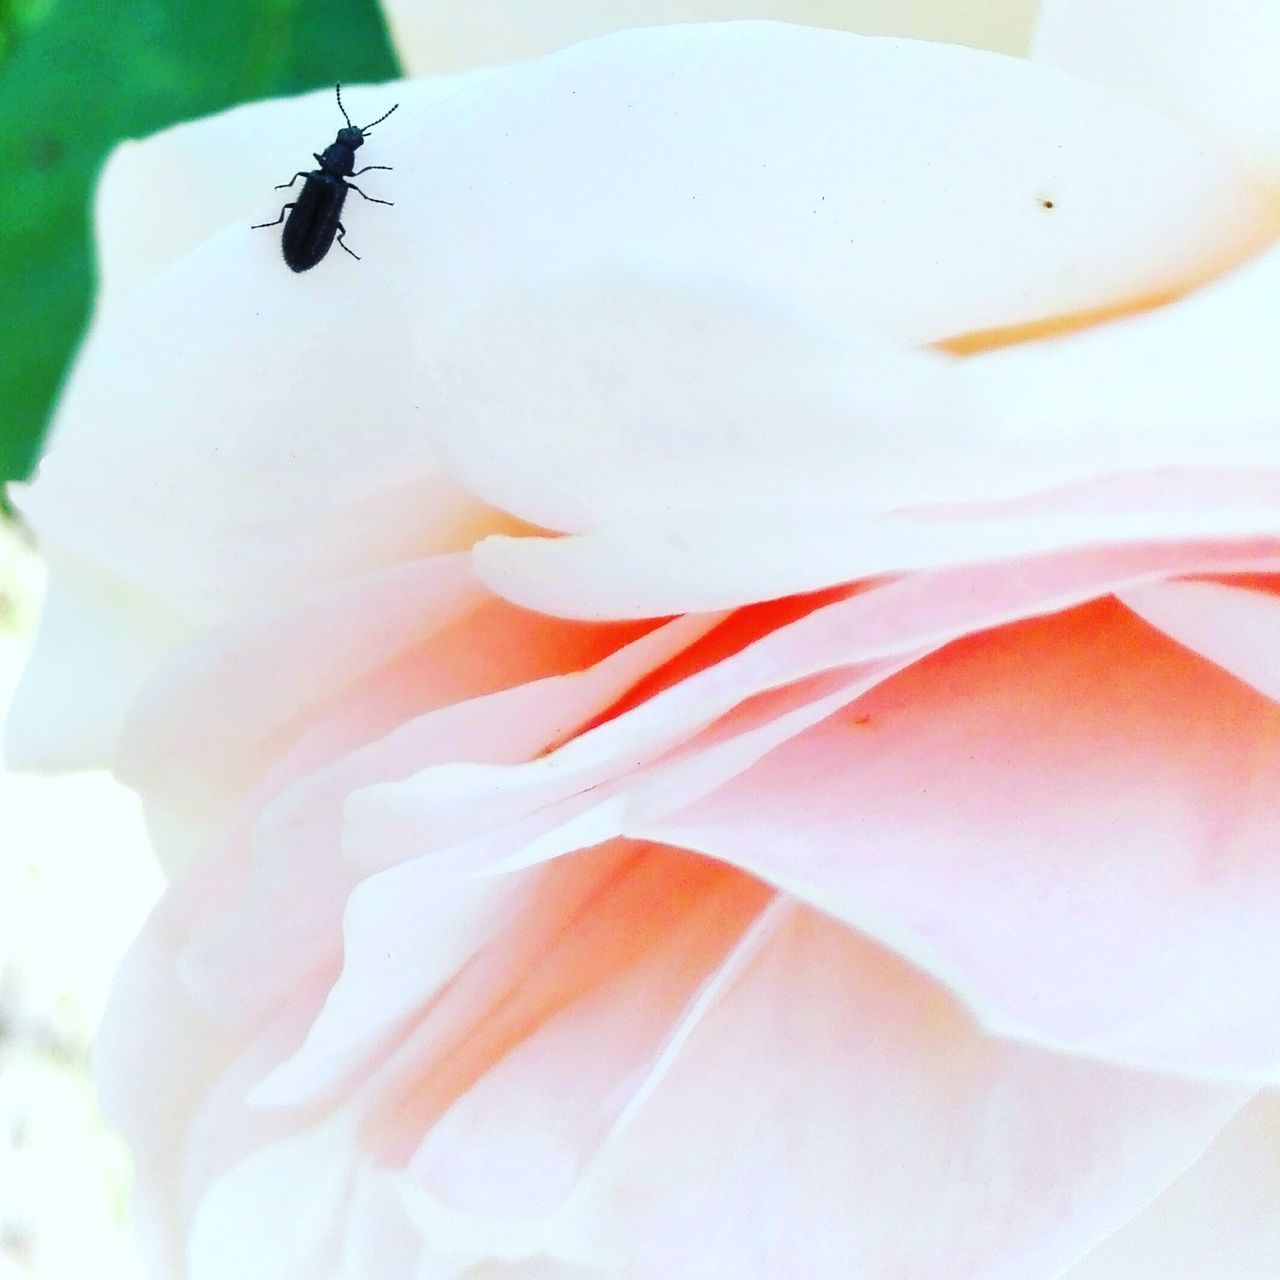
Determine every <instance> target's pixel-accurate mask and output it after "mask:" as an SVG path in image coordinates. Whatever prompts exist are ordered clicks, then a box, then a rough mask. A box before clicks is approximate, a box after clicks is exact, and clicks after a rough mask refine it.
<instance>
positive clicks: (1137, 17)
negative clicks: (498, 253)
mask: <svg viewBox="0 0 1280 1280" xmlns="http://www.w3.org/2000/svg"><path fill="white" fill-rule="evenodd" d="M1277 51H1280V8H1277V6H1276V5H1274V4H1272V3H1271V2H1270V0H1045V3H1044V6H1043V14H1042V16H1041V18H1040V22H1039V25H1038V28H1037V31H1036V35H1035V40H1034V43H1033V48H1032V57H1033V58H1034V59H1036V60H1038V61H1040V62H1044V63H1046V64H1049V65H1052V66H1056V67H1062V68H1063V69H1064V70H1067V71H1072V72H1074V73H1075V74H1077V75H1080V76H1084V77H1086V78H1088V79H1090V80H1096V81H1098V82H1100V83H1101V84H1105V85H1108V86H1109V87H1111V88H1113V89H1118V90H1119V91H1120V92H1121V93H1124V94H1127V95H1128V96H1129V97H1131V98H1134V99H1136V100H1138V101H1140V102H1146V103H1147V104H1149V105H1150V106H1153V107H1155V108H1157V109H1158V110H1161V111H1165V112H1167V113H1168V114H1169V115H1170V116H1171V117H1173V118H1174V119H1176V120H1181V121H1183V122H1184V123H1186V124H1189V125H1191V126H1192V127H1194V128H1196V129H1199V130H1202V131H1203V132H1204V133H1205V134H1206V135H1207V136H1208V137H1211V138H1214V139H1215V140H1216V141H1218V142H1219V143H1221V144H1222V145H1224V146H1226V147H1227V148H1229V149H1230V150H1231V151H1233V152H1234V153H1235V154H1236V155H1238V156H1239V157H1240V159H1241V161H1242V162H1244V163H1245V164H1247V165H1248V166H1249V167H1250V168H1252V169H1253V170H1254V172H1255V173H1257V175H1258V176H1259V177H1260V178H1261V179H1262V180H1263V181H1265V182H1268V183H1270V184H1271V185H1272V186H1273V187H1275V188H1276V189H1277V190H1280V82H1277V79H1276V74H1275V65H1276V54H1277Z"/></svg>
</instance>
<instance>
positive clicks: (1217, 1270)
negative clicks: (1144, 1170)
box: [1062, 1097, 1280, 1280]
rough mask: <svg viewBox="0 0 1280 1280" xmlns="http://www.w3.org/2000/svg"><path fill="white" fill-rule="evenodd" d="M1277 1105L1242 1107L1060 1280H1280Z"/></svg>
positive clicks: (1267, 1100)
mask: <svg viewBox="0 0 1280 1280" xmlns="http://www.w3.org/2000/svg"><path fill="white" fill-rule="evenodd" d="M1277 1203H1280V1102H1277V1100H1276V1099H1275V1098H1274V1097H1263V1098H1259V1099H1258V1100H1257V1101H1255V1102H1253V1103H1251V1104H1250V1105H1249V1106H1247V1107H1245V1109H1244V1110H1243V1111H1241V1113H1240V1114H1239V1115H1238V1116H1237V1117H1236V1118H1235V1119H1234V1120H1232V1122H1231V1123H1230V1124H1229V1125H1228V1126H1227V1127H1226V1129H1225V1130H1223V1132H1222V1133H1221V1134H1220V1135H1219V1136H1218V1138H1217V1139H1216V1140H1215V1141H1214V1143H1213V1145H1212V1146H1211V1147H1210V1148H1209V1150H1208V1151H1207V1152H1206V1153H1205V1154H1204V1155H1203V1156H1201V1157H1200V1159H1199V1160H1197V1161H1196V1163H1195V1164H1193V1165H1192V1166H1191V1168H1190V1169H1189V1170H1188V1171H1187V1172H1186V1173H1185V1174H1184V1175H1183V1176H1182V1177H1181V1178H1179V1179H1178V1180H1177V1181H1176V1182H1175V1183H1174V1184H1173V1185H1172V1186H1171V1187H1169V1189H1168V1190H1167V1191H1165V1192H1164V1193H1163V1194H1162V1195H1161V1196H1159V1197H1158V1198H1157V1199H1156V1201H1155V1202H1154V1204H1152V1206H1151V1207H1150V1208H1149V1209H1146V1210H1144V1211H1143V1212H1142V1213H1140V1214H1139V1215H1138V1216H1137V1217H1136V1218H1134V1220H1133V1221H1132V1222H1130V1223H1129V1224H1127V1225H1126V1226H1123V1227H1121V1228H1120V1229H1119V1230H1118V1231H1117V1232H1116V1233H1115V1234H1114V1235H1113V1236H1111V1237H1110V1238H1109V1239H1108V1240H1107V1241H1106V1242H1105V1243H1103V1244H1101V1245H1099V1246H1098V1248H1097V1249H1095V1250H1094V1251H1093V1252H1092V1253H1091V1254H1089V1256H1088V1257H1087V1258H1085V1260H1084V1261H1083V1262H1081V1263H1080V1264H1079V1266H1077V1267H1073V1268H1072V1269H1071V1270H1070V1271H1068V1272H1066V1273H1065V1275H1063V1277H1062V1280H1135V1277H1139V1276H1144V1277H1145V1276H1152V1277H1159V1280H1216V1278H1217V1277H1222V1278H1223V1280H1226V1278H1227V1277H1230V1280H1273V1277H1274V1276H1276V1275H1280V1218H1278V1217H1277V1215H1276V1205H1277Z"/></svg>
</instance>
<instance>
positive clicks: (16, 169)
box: [0, 0, 399, 482]
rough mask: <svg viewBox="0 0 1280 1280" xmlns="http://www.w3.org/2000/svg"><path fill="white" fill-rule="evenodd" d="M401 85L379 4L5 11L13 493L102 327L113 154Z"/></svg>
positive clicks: (342, 0)
mask: <svg viewBox="0 0 1280 1280" xmlns="http://www.w3.org/2000/svg"><path fill="white" fill-rule="evenodd" d="M398 74H399V68H398V64H397V63H396V59H395V55H394V53H393V52H392V49H391V45H390V42H389V40H388V38H387V33H386V28H385V26H384V25H383V21H382V15H381V13H380V11H379V9H378V6H377V3H376V0H216V3H211V4H209V3H202V2H201V0H111V3H109V4H104V3H103V0H0V119H3V120H4V121H5V137H6V140H7V143H6V149H5V150H6V155H5V161H6V163H5V177H4V181H3V183H0V297H3V298H4V299H5V300H6V303H7V306H8V309H9V324H8V326H7V331H8V333H9V334H10V338H9V340H8V341H7V342H6V343H5V350H4V357H3V359H0V482H4V481H8V480H12V479H21V478H23V477H25V476H26V475H27V474H29V472H30V469H31V467H32V465H33V463H34V460H35V457H36V455H37V453H38V450H39V444H40V438H41V435H42V433H43V431H44V428H45V426H46V424H47V421H48V417H49V411H50V408H51V406H52V403H53V399H54V396H55V394H56V392H57V389H58V386H59V384H60V382H61V380H62V377H63V374H64V373H65V371H66V367H67V363H68V361H69V360H70V357H71V354H72V352H73V350H74V348H75V345H76V342H77V341H78V340H79V337H80V334H81V331H82V329H83V327H84V323H85V320H86V318H87V316H88V311H89V301H90V296H91V290H92V278H93V277H92V271H93V269H92V251H91V242H90V228H89V206H90V198H91V195H92V189H93V183H94V180H95V178H96V176H97V173H98V171H99V169H100V168H101V166H102V162H103V160H104V158H105V157H106V154H107V152H108V151H109V150H110V149H111V148H112V146H114V145H115V143H117V142H119V141H120V140H122V139H124V138H136V137H143V136H145V135H146V134H149V133H154V132H155V131H156V130H157V129H162V128H164V127H165V126H167V125H170V124H174V123H176V122H177V121H179V120H189V119H192V118H194V117H196V116H202V115H208V114H210V113H212V112H215V111H221V110H223V109H224V108H226V107H231V106H235V105H236V104H237V103H240V102H247V101H249V100H251V99H254V98H263V97H272V96H275V95H280V94H291V93H302V92H304V91H305V90H308V89H315V88H319V87H321V86H323V85H326V84H332V83H333V82H334V81H335V80H351V81H360V80H384V79H389V78H391V77H393V76H395V75H398ZM151 216H161V217H162V216H163V211H162V210H161V211H158V212H153V214H152V215H151Z"/></svg>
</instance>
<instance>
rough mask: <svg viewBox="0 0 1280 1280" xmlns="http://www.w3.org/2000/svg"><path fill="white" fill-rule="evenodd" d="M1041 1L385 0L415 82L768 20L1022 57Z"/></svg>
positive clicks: (397, 43) (390, 19) (393, 28)
mask: <svg viewBox="0 0 1280 1280" xmlns="http://www.w3.org/2000/svg"><path fill="white" fill-rule="evenodd" d="M1038 8H1039V0H986V3H983V4H956V3H954V0H611V2H610V3H607V4H601V3H593V2H591V0H548V2H547V3H544V4H539V5H536V6H534V5H529V4H528V3H525V2H524V0H482V2H480V3H472V4H462V3H458V2H457V0H449V3H444V4H440V3H433V2H432V0H386V3H384V5H383V9H384V11H385V12H386V14H387V19H388V21H389V23H390V25H391V32H392V35H393V37H394V39H395V42H396V50H397V52H398V53H399V54H400V57H401V60H402V61H403V62H404V64H405V66H406V67H407V68H408V69H409V71H411V72H412V73H414V74H421V73H422V72H427V71H453V70H456V69H465V68H467V67H475V66H485V65H488V64H491V63H495V62H507V61H512V60H515V59H519V58H534V57H538V56H539V55H540V54H544V53H550V52H551V51H552V50H553V49H558V48H560V47H561V46H563V45H567V44H574V43H576V42H577V41H579V40H586V39H588V38H590V37H591V36H599V35H604V34H605V33H606V32H610V31H620V30H623V29H625V28H627V27H650V26H657V25H659V24H661V23H667V22H713V21H724V20H732V19H735V18H775V19H780V20H782V21H784V22H796V23H803V24H804V25H806V26H813V27H831V28H834V29H837V30H847V31H856V32H858V33H859V34H860V35H868V36H879V35H885V36H908V37H911V38H913V39H917V40H940V41H945V42H948V43H955V44H968V45H975V46H977V47H979V48H985V49H996V50H999V51H1000V52H1002V53H1012V54H1022V53H1025V52H1026V50H1027V47H1028V45H1029V44H1030V40H1031V32H1032V26H1033V23H1034V21H1035V16H1036V12H1037V10H1038Z"/></svg>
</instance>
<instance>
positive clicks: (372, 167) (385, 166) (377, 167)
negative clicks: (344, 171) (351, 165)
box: [348, 164, 392, 185]
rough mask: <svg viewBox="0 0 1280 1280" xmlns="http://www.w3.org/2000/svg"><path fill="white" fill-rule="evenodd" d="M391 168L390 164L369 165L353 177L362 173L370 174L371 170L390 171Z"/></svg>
mask: <svg viewBox="0 0 1280 1280" xmlns="http://www.w3.org/2000/svg"><path fill="white" fill-rule="evenodd" d="M390 168H392V166H391V165H389V164H367V165H365V167H364V168H363V169H357V170H356V171H355V173H353V174H352V175H351V176H352V177H353V178H354V177H356V176H357V175H359V174H361V173H368V172H369V170H370V169H390ZM348 185H349V184H348Z"/></svg>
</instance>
